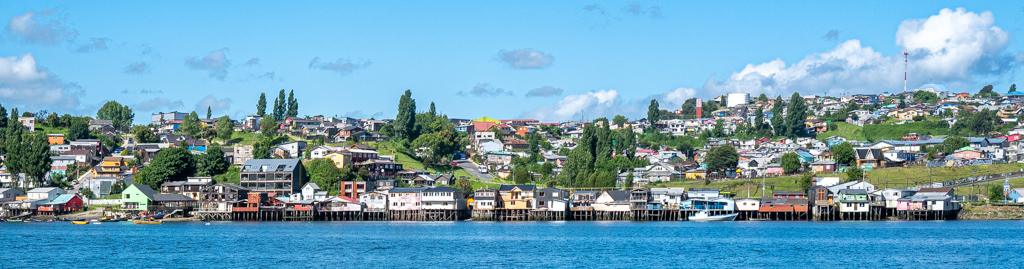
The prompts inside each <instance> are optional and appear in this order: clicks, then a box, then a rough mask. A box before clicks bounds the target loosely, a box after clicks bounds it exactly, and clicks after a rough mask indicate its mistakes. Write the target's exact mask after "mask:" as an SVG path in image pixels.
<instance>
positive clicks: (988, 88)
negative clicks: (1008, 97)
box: [974, 84, 998, 97]
mask: <svg viewBox="0 0 1024 269" xmlns="http://www.w3.org/2000/svg"><path fill="white" fill-rule="evenodd" d="M993 94H995V95H998V94H996V93H995V92H993V91H992V84H989V85H985V87H981V90H980V91H978V94H975V95H974V96H978V97H989V96H991V95H993Z"/></svg>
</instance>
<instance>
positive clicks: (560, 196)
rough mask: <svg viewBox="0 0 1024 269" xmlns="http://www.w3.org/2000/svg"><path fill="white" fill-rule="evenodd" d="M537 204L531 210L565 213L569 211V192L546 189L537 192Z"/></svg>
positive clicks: (551, 188)
mask: <svg viewBox="0 0 1024 269" xmlns="http://www.w3.org/2000/svg"><path fill="white" fill-rule="evenodd" d="M536 200H537V202H536V203H535V204H534V208H533V209H538V210H548V211H566V210H567V209H569V191H566V190H563V189H559V188H555V187H547V188H543V189H539V190H537V198H536Z"/></svg>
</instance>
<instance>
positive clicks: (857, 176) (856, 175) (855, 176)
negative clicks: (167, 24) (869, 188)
mask: <svg viewBox="0 0 1024 269" xmlns="http://www.w3.org/2000/svg"><path fill="white" fill-rule="evenodd" d="M861 179H864V170H862V169H860V167H851V168H850V170H846V180H847V181H854V180H861Z"/></svg>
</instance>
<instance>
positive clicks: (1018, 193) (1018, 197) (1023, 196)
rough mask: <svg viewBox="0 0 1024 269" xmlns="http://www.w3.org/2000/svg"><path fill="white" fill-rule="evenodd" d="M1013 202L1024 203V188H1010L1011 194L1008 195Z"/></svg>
mask: <svg viewBox="0 0 1024 269" xmlns="http://www.w3.org/2000/svg"><path fill="white" fill-rule="evenodd" d="M1006 199H1007V200H1010V202H1011V203H1018V204H1021V203H1024V188H1016V189H1010V195H1007V196H1006Z"/></svg>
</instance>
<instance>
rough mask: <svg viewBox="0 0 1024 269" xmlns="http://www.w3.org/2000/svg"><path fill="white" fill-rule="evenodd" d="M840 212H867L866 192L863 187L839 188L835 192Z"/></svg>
mask: <svg viewBox="0 0 1024 269" xmlns="http://www.w3.org/2000/svg"><path fill="white" fill-rule="evenodd" d="M837 195H838V201H839V212H840V213H867V212H868V209H869V208H868V192H867V191H866V190H864V189H841V190H839V192H837Z"/></svg>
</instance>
